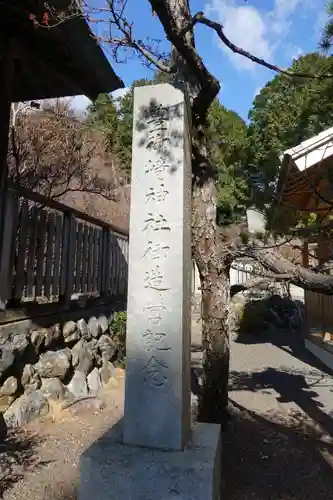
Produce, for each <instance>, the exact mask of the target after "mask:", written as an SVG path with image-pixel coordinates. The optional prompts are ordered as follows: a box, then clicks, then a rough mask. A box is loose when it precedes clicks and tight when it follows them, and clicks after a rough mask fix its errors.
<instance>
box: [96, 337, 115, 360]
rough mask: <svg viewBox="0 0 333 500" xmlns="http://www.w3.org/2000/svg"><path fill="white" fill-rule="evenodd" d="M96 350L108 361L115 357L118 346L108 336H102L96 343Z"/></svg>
mask: <svg viewBox="0 0 333 500" xmlns="http://www.w3.org/2000/svg"><path fill="white" fill-rule="evenodd" d="M98 348H99V350H100V352H101V354H102V356H103V357H105V358H106V359H107V360H108V361H110V360H111V359H112V358H114V357H115V355H116V353H117V350H118V346H117V344H115V343H114V342H113V340H112V339H111V338H110V337H109V335H102V336H101V337H100V339H99V341H98Z"/></svg>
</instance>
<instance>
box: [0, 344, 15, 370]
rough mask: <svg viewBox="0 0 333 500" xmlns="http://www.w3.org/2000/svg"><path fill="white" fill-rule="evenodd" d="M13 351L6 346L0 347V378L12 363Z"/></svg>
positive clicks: (13, 358)
mask: <svg viewBox="0 0 333 500" xmlns="http://www.w3.org/2000/svg"><path fill="white" fill-rule="evenodd" d="M14 360H15V356H14V353H13V350H12V349H10V347H9V346H7V345H4V344H2V345H0V376H1V375H2V374H3V373H4V372H5V371H6V370H7V369H8V368H9V367H10V366H12V364H13V363H14Z"/></svg>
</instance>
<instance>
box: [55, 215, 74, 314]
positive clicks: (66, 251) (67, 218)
mask: <svg viewBox="0 0 333 500" xmlns="http://www.w3.org/2000/svg"><path fill="white" fill-rule="evenodd" d="M74 230H75V220H74V217H73V214H72V212H65V213H64V225H63V236H62V258H61V283H60V297H59V301H60V302H62V303H63V304H64V305H65V306H66V307H68V306H69V304H70V301H71V296H72V291H73V278H74V270H73V264H74V262H73V261H74V258H73V257H74V255H75V254H74V252H75V244H76V234H75V232H74Z"/></svg>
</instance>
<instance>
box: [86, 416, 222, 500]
mask: <svg viewBox="0 0 333 500" xmlns="http://www.w3.org/2000/svg"><path fill="white" fill-rule="evenodd" d="M147 425H149V422H147ZM121 437H122V425H121V422H119V423H118V424H117V425H116V426H114V427H113V428H112V429H110V431H108V433H106V434H105V435H104V436H102V437H101V438H100V439H99V440H98V441H96V442H95V443H94V444H93V445H92V446H91V447H90V448H89V449H88V450H87V451H86V452H85V453H84V454H83V455H82V457H81V463H80V485H79V492H78V500H92V499H96V500H157V499H158V500H176V499H179V500H220V478H221V464H220V456H221V433H220V426H219V425H215V424H195V426H194V428H193V431H192V441H191V443H190V444H189V445H188V446H187V448H186V449H185V451H162V450H152V449H148V448H139V447H134V446H126V445H123V444H122V439H121Z"/></svg>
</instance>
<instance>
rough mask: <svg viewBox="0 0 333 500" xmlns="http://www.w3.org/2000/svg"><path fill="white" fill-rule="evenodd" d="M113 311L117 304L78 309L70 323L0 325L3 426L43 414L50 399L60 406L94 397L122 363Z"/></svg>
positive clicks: (45, 320) (120, 306)
mask: <svg viewBox="0 0 333 500" xmlns="http://www.w3.org/2000/svg"><path fill="white" fill-rule="evenodd" d="M119 310H124V305H123V304H113V305H108V306H104V307H102V308H101V307H100V306H99V308H98V309H97V312H96V310H95V311H93V310H92V311H81V315H80V316H81V317H80V318H79V319H77V318H75V321H74V320H73V319H68V318H67V319H66V320H63V321H59V317H55V318H41V319H40V320H24V321H20V322H16V323H12V324H7V325H3V326H2V328H1V329H0V417H1V420H2V421H3V420H4V421H5V423H6V425H7V427H17V426H20V425H22V424H25V423H27V422H29V421H30V420H32V419H33V418H35V417H37V416H42V415H44V414H46V413H47V412H48V411H49V400H50V399H51V400H57V401H63V403H64V405H66V404H67V403H68V402H69V401H74V400H75V399H77V398H80V397H84V396H89V395H96V394H97V393H98V391H99V390H100V389H101V388H102V386H103V384H106V383H107V382H108V381H109V379H110V378H111V377H112V376H114V375H115V372H116V369H117V367H120V366H121V367H122V366H123V363H124V356H125V352H124V346H123V345H122V342H121V339H119V338H118V337H117V336H116V335H115V333H114V332H112V331H111V329H110V322H111V320H112V318H113V317H114V314H115V312H116V311H119ZM101 311H102V312H101ZM69 316H70V313H69ZM75 316H78V312H77V311H76V313H75V315H74V317H75ZM41 324H43V325H45V324H46V325H47V326H40V325H41Z"/></svg>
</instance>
